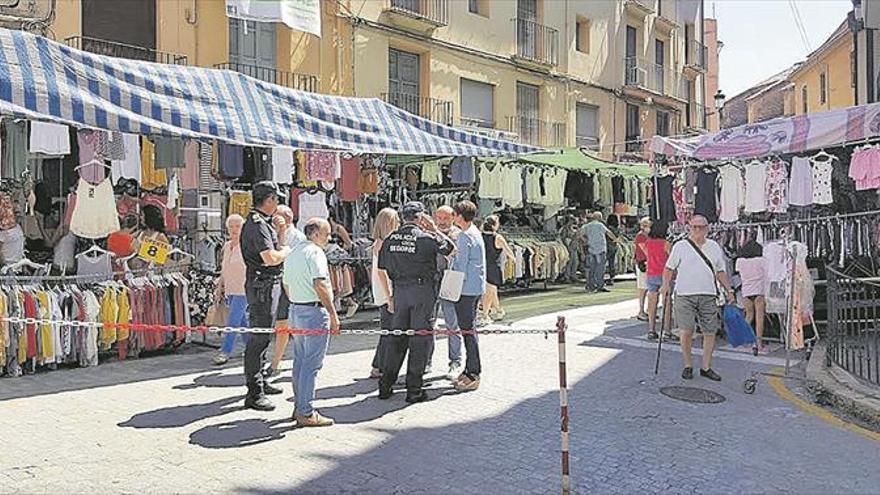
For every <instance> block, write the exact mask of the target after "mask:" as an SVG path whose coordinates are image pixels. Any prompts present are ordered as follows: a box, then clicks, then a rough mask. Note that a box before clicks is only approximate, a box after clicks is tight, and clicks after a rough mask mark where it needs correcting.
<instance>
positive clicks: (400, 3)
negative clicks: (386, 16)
mask: <svg viewBox="0 0 880 495" xmlns="http://www.w3.org/2000/svg"><path fill="white" fill-rule="evenodd" d="M388 10H390V11H392V12H399V13H402V14H406V15H408V16H411V17H414V18H416V19H419V20H423V21H427V22H429V23H431V24H434V25H436V26H447V25H449V0H388Z"/></svg>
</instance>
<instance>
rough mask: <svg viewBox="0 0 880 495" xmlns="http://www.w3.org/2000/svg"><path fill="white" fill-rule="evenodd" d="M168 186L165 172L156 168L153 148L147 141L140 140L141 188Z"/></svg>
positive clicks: (150, 142)
mask: <svg viewBox="0 0 880 495" xmlns="http://www.w3.org/2000/svg"><path fill="white" fill-rule="evenodd" d="M166 184H168V176H167V175H166V174H165V170H162V169H158V168H156V161H155V146H153V143H152V141H150V140H149V139H145V138H144V139H141V187H142V188H144V189H156V188H159V187H164V186H165V185H166Z"/></svg>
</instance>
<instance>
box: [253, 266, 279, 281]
mask: <svg viewBox="0 0 880 495" xmlns="http://www.w3.org/2000/svg"><path fill="white" fill-rule="evenodd" d="M249 271H250V272H251V273H253V274H254V277H255V278H260V279H264V280H279V279H281V274H280V273H273V272H268V271H265V270H258V269H256V268H251V269H250V270H249Z"/></svg>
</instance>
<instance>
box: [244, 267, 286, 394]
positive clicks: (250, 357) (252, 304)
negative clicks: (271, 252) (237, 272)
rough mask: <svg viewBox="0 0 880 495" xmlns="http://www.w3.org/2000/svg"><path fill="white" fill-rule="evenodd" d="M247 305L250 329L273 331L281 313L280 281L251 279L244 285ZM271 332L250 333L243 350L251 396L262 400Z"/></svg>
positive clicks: (269, 278) (275, 278)
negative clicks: (279, 307)
mask: <svg viewBox="0 0 880 495" xmlns="http://www.w3.org/2000/svg"><path fill="white" fill-rule="evenodd" d="M244 291H245V295H246V296H247V302H248V308H247V311H248V320H249V322H250V326H251V327H255V328H274V327H275V322H276V318H275V316H276V313H277V311H278V298H279V296H280V295H281V281H280V280H279V279H278V278H277V277H254V278H248V279H247V281H245V284H244ZM272 335H274V334H271V333H255V334H251V336H250V338H249V339H248V341H247V344H246V345H245V348H244V377H245V381H246V383H247V389H248V391H247V393H248V397H251V398H257V397H262V396H263V395H264V394H263V374H262V373H261V371H262V368H263V364H264V363H265V362H266V350H267V349H268V347H269V342H271V341H272Z"/></svg>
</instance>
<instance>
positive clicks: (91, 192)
mask: <svg viewBox="0 0 880 495" xmlns="http://www.w3.org/2000/svg"><path fill="white" fill-rule="evenodd" d="M117 230H119V217H118V216H117V215H116V198H115V197H114V196H113V186H112V184H110V179H105V180H104V181H102V182H101V183H100V184H99V185H97V186H93V185H92V184H89V183H88V182H86V181H85V180H83V179H80V181H79V185H78V186H77V188H76V206H75V207H74V208H73V213H72V215H71V218H70V231H71V232H73V233H74V234H76V235H77V236H79V237H84V238H86V239H99V238H102V237H107V236H108V235H110V233H111V232H115V231H117Z"/></svg>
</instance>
